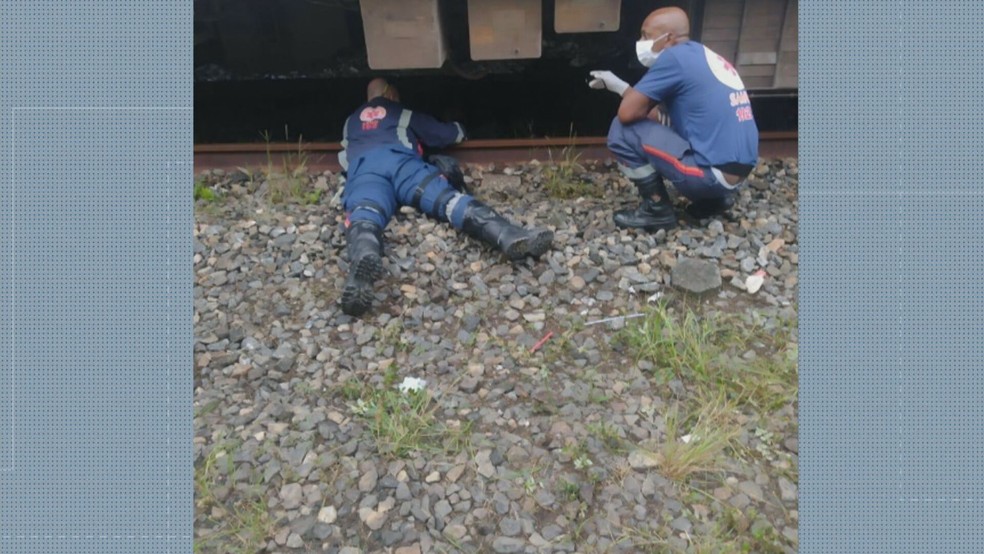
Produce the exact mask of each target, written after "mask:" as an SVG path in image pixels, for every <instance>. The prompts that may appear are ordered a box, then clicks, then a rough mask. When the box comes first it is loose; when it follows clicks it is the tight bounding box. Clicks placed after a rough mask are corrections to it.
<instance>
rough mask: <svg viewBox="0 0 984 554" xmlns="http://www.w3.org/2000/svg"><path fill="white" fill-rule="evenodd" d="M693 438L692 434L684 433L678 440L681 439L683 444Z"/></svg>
mask: <svg viewBox="0 0 984 554" xmlns="http://www.w3.org/2000/svg"><path fill="white" fill-rule="evenodd" d="M693 438H694V436H693V435H684V436H682V437H680V440H681V441H683V444H688V443H689V442H690V441H691V440H692V439H693Z"/></svg>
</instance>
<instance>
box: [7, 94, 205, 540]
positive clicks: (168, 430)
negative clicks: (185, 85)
mask: <svg viewBox="0 0 984 554" xmlns="http://www.w3.org/2000/svg"><path fill="white" fill-rule="evenodd" d="M102 110H121V111H182V110H194V107H178V106H16V107H12V108H10V274H11V282H10V323H11V325H10V467H9V468H0V472H3V473H7V472H12V471H14V470H15V469H16V465H15V463H14V460H15V458H14V453H15V448H14V447H15V442H14V413H15V412H14V375H15V367H16V364H15V363H14V296H15V293H14V279H13V272H14V244H15V235H14V228H15V225H14V213H15V206H14V191H15V185H16V174H17V172H16V165H15V156H14V145H15V138H16V128H17V126H16V112H17V111H102ZM189 164H190V162H187V161H173V162H170V161H169V162H167V171H166V172H165V175H166V184H167V186H166V189H165V194H166V197H165V210H166V217H167V236H166V239H165V247H166V252H167V256H166V261H165V263H166V269H165V283H166V284H165V287H166V289H165V292H166V295H165V301H166V303H167V305H166V308H167V309H166V310H165V314H166V318H167V319H166V323H165V329H166V337H165V341H166V347H167V349H166V352H167V354H166V355H167V359H166V362H165V368H164V369H165V380H166V381H165V384H166V387H167V388H166V407H167V408H166V412H167V416H166V418H165V426H166V429H165V431H166V439H167V463H166V467H167V486H166V489H165V492H166V495H167V498H166V502H165V509H166V512H167V513H166V517H167V531H168V532H167V534H164V535H3V536H2V538H3V539H4V540H12V539H13V540H25V539H30V540H56V539H59V540H68V539H71V540H97V539H114V540H136V539H144V540H150V539H155V540H165V541H167V543H168V544H167V552H168V554H170V552H171V545H170V541H171V539H191V538H193V537H192V536H191V535H174V534H171V226H170V223H171V168H172V165H189Z"/></svg>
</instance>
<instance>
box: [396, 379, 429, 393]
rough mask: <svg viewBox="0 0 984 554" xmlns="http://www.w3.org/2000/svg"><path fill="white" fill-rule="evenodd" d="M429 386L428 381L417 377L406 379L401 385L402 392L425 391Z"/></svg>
mask: <svg viewBox="0 0 984 554" xmlns="http://www.w3.org/2000/svg"><path fill="white" fill-rule="evenodd" d="M426 386H427V381H424V380H423V379H418V378H416V377H406V378H404V379H403V382H402V383H400V392H404V393H405V392H410V391H412V392H417V391H420V390H423V389H424V387H426Z"/></svg>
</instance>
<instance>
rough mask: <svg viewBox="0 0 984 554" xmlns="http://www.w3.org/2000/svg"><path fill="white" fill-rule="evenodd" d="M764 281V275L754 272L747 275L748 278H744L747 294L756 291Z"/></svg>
mask: <svg viewBox="0 0 984 554" xmlns="http://www.w3.org/2000/svg"><path fill="white" fill-rule="evenodd" d="M764 283H765V277H764V276H762V275H759V274H758V273H756V274H755V275H749V276H748V279H746V280H745V290H747V291H748V292H749V294H755V293H756V292H758V290H759V289H760V288H762V285H763V284H764Z"/></svg>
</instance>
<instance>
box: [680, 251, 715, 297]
mask: <svg viewBox="0 0 984 554" xmlns="http://www.w3.org/2000/svg"><path fill="white" fill-rule="evenodd" d="M671 272H672V273H671V279H672V282H673V285H674V286H675V287H679V288H682V289H684V290H688V291H690V292H695V293H701V292H705V291H708V290H711V289H714V288H717V287H720V286H721V270H720V268H719V267H718V264H716V263H714V262H708V261H704V260H695V259H693V258H684V259H683V260H680V261H679V262H678V263H677V264H676V265H675V266H673V269H672V270H671Z"/></svg>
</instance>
